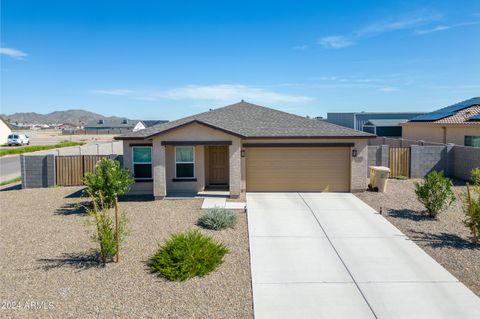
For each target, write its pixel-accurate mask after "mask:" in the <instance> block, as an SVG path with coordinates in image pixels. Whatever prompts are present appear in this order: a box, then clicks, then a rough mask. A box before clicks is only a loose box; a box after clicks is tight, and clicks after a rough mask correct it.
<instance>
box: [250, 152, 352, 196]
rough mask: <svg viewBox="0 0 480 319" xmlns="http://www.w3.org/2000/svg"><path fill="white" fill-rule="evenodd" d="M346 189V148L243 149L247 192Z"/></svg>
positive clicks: (347, 170) (347, 153) (348, 178)
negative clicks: (245, 161) (244, 152)
mask: <svg viewBox="0 0 480 319" xmlns="http://www.w3.org/2000/svg"><path fill="white" fill-rule="evenodd" d="M349 190H350V149H349V148H283V147H278V148H277V147H269V148H249V149H248V150H247V191H250V192H255V191H330V192H335V191H349Z"/></svg>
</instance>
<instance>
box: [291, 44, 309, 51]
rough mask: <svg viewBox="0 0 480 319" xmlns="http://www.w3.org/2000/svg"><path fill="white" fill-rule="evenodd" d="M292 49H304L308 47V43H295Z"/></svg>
mask: <svg viewBox="0 0 480 319" xmlns="http://www.w3.org/2000/svg"><path fill="white" fill-rule="evenodd" d="M292 49H294V50H297V51H305V50H307V49H308V45H306V44H303V45H296V46H294V47H293V48H292Z"/></svg>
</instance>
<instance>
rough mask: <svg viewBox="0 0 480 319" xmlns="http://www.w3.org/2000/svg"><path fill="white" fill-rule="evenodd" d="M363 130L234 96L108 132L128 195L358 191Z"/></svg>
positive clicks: (363, 165)
mask: <svg viewBox="0 0 480 319" xmlns="http://www.w3.org/2000/svg"><path fill="white" fill-rule="evenodd" d="M371 137H374V135H371V134H369V133H365V132H359V131H355V130H352V129H349V128H345V127H341V126H338V125H334V124H331V123H328V122H325V121H320V120H317V119H309V118H305V117H302V116H297V115H293V114H289V113H285V112H282V111H278V110H274V109H271V108H267V107H263V106H258V105H255V104H251V103H247V102H244V101H242V102H240V103H236V104H232V105H229V106H225V107H222V108H218V109H215V110H210V111H208V112H204V113H200V114H196V115H192V116H189V117H185V118H182V119H179V120H176V121H171V122H168V123H164V124H160V125H156V126H153V127H151V128H146V129H144V130H141V131H137V132H132V133H127V134H124V135H121V136H117V137H115V139H117V140H123V151H124V155H123V165H124V167H125V168H127V169H129V170H130V171H131V172H132V175H133V177H134V178H135V184H134V186H133V187H132V193H133V194H153V195H154V196H155V198H156V199H162V198H163V197H164V196H167V195H170V194H174V193H178V192H193V193H195V192H200V191H204V190H208V189H216V190H217V189H221V188H223V189H225V190H226V191H228V192H229V195H230V197H232V198H236V197H238V196H239V195H241V193H242V192H245V191H248V192H278V191H305V192H309V191H315V192H317V191H330V192H350V191H361V190H364V189H366V187H367V156H368V148H367V142H368V139H369V138H371Z"/></svg>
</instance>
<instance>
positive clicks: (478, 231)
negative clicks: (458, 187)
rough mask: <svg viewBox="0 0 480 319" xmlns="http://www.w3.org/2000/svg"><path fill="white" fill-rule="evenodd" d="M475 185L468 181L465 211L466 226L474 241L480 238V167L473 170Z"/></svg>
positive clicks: (476, 241) (464, 204)
mask: <svg viewBox="0 0 480 319" xmlns="http://www.w3.org/2000/svg"><path fill="white" fill-rule="evenodd" d="M471 176H472V180H473V187H472V188H471V187H470V185H469V184H468V183H467V193H466V194H465V196H464V203H463V211H464V212H465V217H466V219H465V221H464V222H465V226H467V227H468V229H469V230H470V234H471V235H472V238H473V242H474V243H478V242H479V240H480V169H479V168H476V169H473V170H472V171H471Z"/></svg>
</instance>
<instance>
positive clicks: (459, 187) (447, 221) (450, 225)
mask: <svg viewBox="0 0 480 319" xmlns="http://www.w3.org/2000/svg"><path fill="white" fill-rule="evenodd" d="M416 181H420V180H419V179H416V180H404V181H402V180H396V179H389V180H388V188H387V192H386V193H376V192H363V193H357V194H355V196H357V197H358V198H360V199H361V200H363V201H364V202H365V203H367V204H368V205H370V206H371V207H373V208H374V209H375V210H377V211H380V208H382V212H383V216H384V217H385V218H386V219H387V220H388V221H390V222H391V223H392V224H393V225H395V226H396V227H397V228H399V229H400V230H401V231H402V232H403V233H404V234H405V235H407V236H408V237H409V238H410V239H412V240H413V241H414V242H415V243H416V244H417V245H418V246H420V247H421V248H422V249H423V250H424V251H425V252H427V253H428V254H429V255H430V256H431V257H432V258H433V259H435V260H436V261H437V262H439V263H440V264H441V265H442V266H443V267H445V268H446V269H447V270H448V271H450V272H451V273H452V274H453V275H454V276H455V277H457V278H458V280H460V281H461V282H463V283H464V284H465V285H466V286H468V287H469V288H470V289H471V290H472V291H473V292H474V293H476V294H477V295H478V296H480V246H478V245H477V246H475V245H473V244H472V242H471V240H470V233H469V231H468V229H467V228H466V227H465V225H464V224H463V220H464V219H465V216H464V213H463V210H462V202H461V194H462V193H464V192H465V191H466V187H465V182H462V181H454V184H455V186H454V192H455V195H456V198H457V200H456V202H454V203H453V204H452V206H451V207H450V208H449V209H448V210H447V211H446V212H443V213H441V214H440V215H439V216H438V219H432V218H429V217H427V216H426V215H425V214H422V211H423V210H424V207H423V205H422V204H421V203H420V202H419V201H418V200H417V197H416V195H415V192H414V183H415V182H416Z"/></svg>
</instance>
